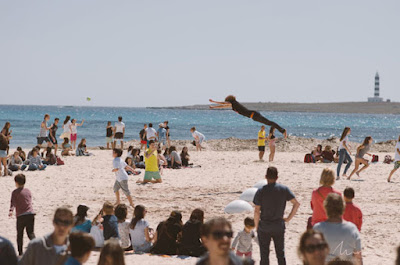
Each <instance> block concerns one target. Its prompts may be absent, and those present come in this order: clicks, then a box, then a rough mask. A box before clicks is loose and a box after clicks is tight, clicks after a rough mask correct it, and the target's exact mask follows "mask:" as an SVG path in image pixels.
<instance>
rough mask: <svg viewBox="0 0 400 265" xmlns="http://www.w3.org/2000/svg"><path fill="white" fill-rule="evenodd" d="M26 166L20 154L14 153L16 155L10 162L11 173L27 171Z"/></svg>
mask: <svg viewBox="0 0 400 265" xmlns="http://www.w3.org/2000/svg"><path fill="white" fill-rule="evenodd" d="M25 168H26V165H24V161H22V159H21V157H20V156H19V152H14V154H13V155H12V156H11V157H10V159H9V160H8V169H9V170H11V171H18V170H22V171H23V170H25Z"/></svg>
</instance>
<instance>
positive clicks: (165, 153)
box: [163, 147, 171, 166]
mask: <svg viewBox="0 0 400 265" xmlns="http://www.w3.org/2000/svg"><path fill="white" fill-rule="evenodd" d="M163 155H164V157H165V159H166V160H167V162H168V166H169V165H171V154H170V152H169V147H167V148H165V151H164V154H163Z"/></svg>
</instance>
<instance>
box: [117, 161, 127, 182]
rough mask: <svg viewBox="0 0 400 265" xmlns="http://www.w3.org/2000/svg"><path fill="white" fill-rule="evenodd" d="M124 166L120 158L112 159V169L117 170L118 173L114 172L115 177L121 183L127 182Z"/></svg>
mask: <svg viewBox="0 0 400 265" xmlns="http://www.w3.org/2000/svg"><path fill="white" fill-rule="evenodd" d="M126 166H127V164H126V163H125V161H124V160H122V159H121V158H120V157H116V158H114V161H113V167H114V169H116V168H117V169H118V171H116V172H115V177H116V179H117V181H118V182H121V181H123V180H128V173H126V170H125V167H126Z"/></svg>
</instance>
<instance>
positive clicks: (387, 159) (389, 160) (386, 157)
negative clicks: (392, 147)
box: [383, 155, 393, 164]
mask: <svg viewBox="0 0 400 265" xmlns="http://www.w3.org/2000/svg"><path fill="white" fill-rule="evenodd" d="M392 162H393V159H392V157H391V156H390V155H385V160H383V163H385V164H390V163H392Z"/></svg>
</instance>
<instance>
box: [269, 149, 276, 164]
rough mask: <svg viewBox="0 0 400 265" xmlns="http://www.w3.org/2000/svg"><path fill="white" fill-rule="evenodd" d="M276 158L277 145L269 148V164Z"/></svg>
mask: <svg viewBox="0 0 400 265" xmlns="http://www.w3.org/2000/svg"><path fill="white" fill-rule="evenodd" d="M274 157H275V145H270V147H269V162H272V161H274Z"/></svg>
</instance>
